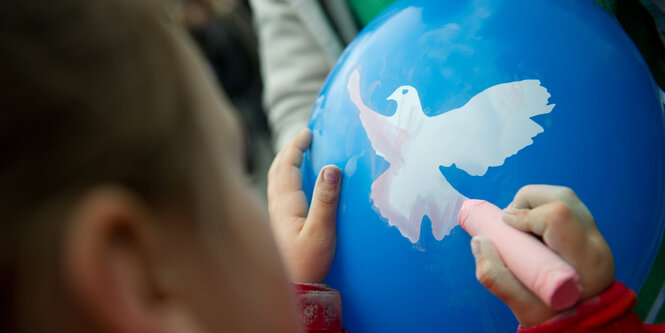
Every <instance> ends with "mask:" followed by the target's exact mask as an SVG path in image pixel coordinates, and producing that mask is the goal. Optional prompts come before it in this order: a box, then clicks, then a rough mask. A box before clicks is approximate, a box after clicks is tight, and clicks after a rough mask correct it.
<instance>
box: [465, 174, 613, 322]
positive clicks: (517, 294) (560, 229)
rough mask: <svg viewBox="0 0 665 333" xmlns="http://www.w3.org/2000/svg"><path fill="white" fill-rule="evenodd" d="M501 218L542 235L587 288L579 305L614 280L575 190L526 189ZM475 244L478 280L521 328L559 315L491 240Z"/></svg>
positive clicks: (482, 239) (603, 244)
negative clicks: (525, 282) (508, 264)
mask: <svg viewBox="0 0 665 333" xmlns="http://www.w3.org/2000/svg"><path fill="white" fill-rule="evenodd" d="M503 220H504V221H505V222H506V223H508V224H509V225H512V226H513V227H515V228H517V229H520V230H523V231H525V232H531V233H533V234H535V235H537V236H540V237H542V239H543V241H544V242H545V244H547V246H549V247H550V248H551V249H552V250H553V251H554V252H556V253H557V254H558V255H560V256H561V257H562V258H563V259H564V260H566V261H567V262H568V263H569V264H570V265H572V266H573V267H574V268H575V270H577V272H578V274H579V275H580V282H581V284H582V287H583V288H584V290H583V294H582V298H581V300H580V301H584V300H587V299H589V298H591V297H593V296H595V295H597V294H598V293H600V292H601V291H603V290H604V289H606V288H607V287H609V286H610V284H611V283H612V282H613V281H614V260H613V258H612V252H611V251H610V248H609V246H608V245H607V243H606V242H605V239H604V238H603V236H602V235H601V234H600V232H599V231H598V229H597V228H596V224H595V222H594V220H593V217H592V216H591V213H590V212H589V210H588V209H587V208H586V206H584V204H583V203H582V202H581V201H580V200H579V199H578V198H577V195H575V193H574V192H573V191H572V190H570V189H568V188H565V187H559V186H548V185H530V186H525V187H523V188H522V189H520V190H519V191H518V192H517V194H516V195H515V198H514V199H513V202H512V203H510V205H508V207H507V208H506V209H504V211H503ZM471 243H472V244H471V245H472V251H473V252H474V256H475V257H476V276H477V278H478V280H479V281H480V282H481V283H482V284H483V285H484V286H485V287H486V288H487V289H488V290H489V291H490V292H492V293H493V294H494V295H496V296H497V297H498V298H500V299H501V300H502V301H504V302H505V303H506V304H507V305H508V307H510V309H511V310H512V311H513V313H514V314H515V316H516V317H517V320H518V321H519V322H520V325H521V326H522V327H530V326H534V325H537V324H539V323H542V322H544V321H545V320H547V319H549V318H551V317H553V316H554V315H556V312H554V311H553V310H552V309H550V308H548V307H547V306H546V305H545V304H544V303H543V302H542V301H540V299H539V298H538V297H536V296H535V295H534V294H533V293H531V292H530V291H529V290H528V289H527V288H526V287H524V286H523V285H522V284H521V283H520V282H519V281H518V280H517V279H516V278H515V276H513V274H512V273H511V272H510V271H509V270H508V269H507V268H506V266H505V265H504V264H503V261H502V260H501V257H500V256H499V254H498V253H497V252H496V250H495V248H494V246H493V245H492V243H491V242H490V241H489V240H488V239H487V238H485V237H481V236H479V237H474V238H473V239H472V241H471Z"/></svg>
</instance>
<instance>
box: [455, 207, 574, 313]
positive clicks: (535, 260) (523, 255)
mask: <svg viewBox="0 0 665 333" xmlns="http://www.w3.org/2000/svg"><path fill="white" fill-rule="evenodd" d="M459 224H460V226H461V227H462V228H463V229H464V230H465V231H466V232H468V233H469V234H470V235H471V236H478V235H482V236H485V237H487V238H489V239H490V240H491V241H492V243H493V244H494V246H495V247H496V250H497V251H498V252H499V255H500V256H501V258H502V259H503V261H504V263H505V264H506V266H507V267H508V269H510V271H511V272H513V274H515V277H517V279H518V280H520V281H521V282H522V283H523V284H524V285H525V286H526V287H527V288H529V290H531V291H532V292H533V293H534V294H536V295H537V296H538V297H539V298H540V299H541V300H542V301H543V302H545V304H547V305H548V306H549V307H550V308H552V309H554V310H557V311H559V310H563V309H566V308H569V307H571V306H573V305H575V303H577V301H578V300H579V298H580V296H581V295H582V286H581V284H580V282H579V280H580V278H579V275H578V274H577V272H576V271H575V269H574V268H573V267H572V266H570V265H569V264H568V263H566V262H565V261H564V260H563V259H561V258H560V257H559V256H558V255H556V254H555V253H554V252H553V251H552V250H550V249H549V248H548V247H547V246H546V245H545V244H543V243H542V242H541V241H540V240H538V239H536V238H535V237H533V236H531V235H529V234H527V233H524V232H522V231H519V230H517V229H515V228H513V227H511V226H509V225H508V224H506V223H505V222H503V220H502V218H501V209H499V208H498V207H496V206H494V205H492V204H490V203H489V202H487V201H483V200H467V201H465V202H464V204H463V205H462V209H461V210H460V214H459Z"/></svg>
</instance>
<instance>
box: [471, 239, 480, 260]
mask: <svg viewBox="0 0 665 333" xmlns="http://www.w3.org/2000/svg"><path fill="white" fill-rule="evenodd" d="M471 252H472V253H473V256H474V257H476V258H478V257H480V256H481V255H482V253H481V251H480V241H479V240H478V239H476V238H472V239H471Z"/></svg>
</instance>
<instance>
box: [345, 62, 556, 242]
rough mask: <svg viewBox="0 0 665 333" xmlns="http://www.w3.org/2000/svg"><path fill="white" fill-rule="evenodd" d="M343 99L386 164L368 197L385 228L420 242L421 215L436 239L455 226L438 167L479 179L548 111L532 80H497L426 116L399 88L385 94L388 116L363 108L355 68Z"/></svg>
mask: <svg viewBox="0 0 665 333" xmlns="http://www.w3.org/2000/svg"><path fill="white" fill-rule="evenodd" d="M347 90H348V92H349V97H350V99H351V101H352V102H353V104H354V105H355V106H356V107H357V108H358V110H359V111H360V120H361V122H362V124H363V127H364V128H365V131H366V132H367V136H368V138H369V140H370V141H371V144H372V148H374V150H375V151H376V153H377V155H379V156H381V157H382V158H384V159H385V160H386V161H387V162H388V163H390V167H389V168H388V170H386V171H385V172H384V173H383V174H381V175H380V176H379V177H378V178H377V179H376V180H375V181H374V183H373V184H372V189H371V194H370V198H371V199H372V201H373V203H374V206H375V207H376V208H377V209H378V210H379V212H380V213H381V215H382V216H383V217H384V218H386V219H387V220H388V223H389V224H390V225H391V226H396V227H397V228H398V229H399V231H400V232H401V234H402V235H403V236H404V237H406V238H408V239H409V240H410V241H411V242H412V243H416V242H418V240H419V239H420V227H421V223H422V219H423V217H424V216H425V215H427V216H428V217H429V218H430V220H431V221H432V233H433V235H434V238H435V239H437V240H441V239H443V237H444V236H446V235H448V234H449V233H450V231H451V230H452V229H453V228H454V227H455V226H456V225H457V216H458V213H459V209H460V207H461V205H462V202H463V201H464V200H465V199H466V198H465V197H464V196H463V195H462V194H460V193H459V192H458V191H457V190H455V188H453V187H452V186H451V185H450V184H449V183H448V181H447V180H446V178H445V177H444V176H443V175H442V174H441V172H440V171H439V166H446V167H448V166H451V165H453V164H455V166H456V167H457V168H459V169H462V170H464V171H466V172H467V173H468V174H470V175H472V176H482V175H484V174H485V173H486V172H487V168H488V167H491V166H500V165H503V162H504V161H505V160H506V158H508V157H510V156H512V155H514V154H516V153H517V152H518V151H520V150H521V149H523V148H524V147H526V146H528V145H530V144H532V143H533V141H532V140H531V139H532V138H533V137H535V136H536V135H538V134H539V133H541V132H543V128H542V127H540V126H539V125H538V124H537V123H535V122H534V121H532V120H531V119H530V118H531V117H533V116H536V115H539V114H545V113H549V112H550V111H552V109H553V108H554V104H547V103H548V99H549V97H550V94H549V93H548V92H547V89H545V87H543V86H541V85H540V81H538V80H523V81H515V82H510V83H503V84H498V85H495V86H493V87H490V88H488V89H486V90H484V91H482V92H481V93H479V94H478V95H476V96H474V97H473V98H471V100H470V101H469V102H468V103H466V104H465V105H464V106H463V107H461V108H459V109H454V110H450V111H448V112H445V113H441V114H439V115H437V116H434V117H428V116H426V115H425V114H424V113H423V109H422V106H421V104H420V98H419V97H418V92H417V91H416V89H415V88H414V87H411V86H401V87H399V88H397V89H396V90H395V92H393V94H392V95H390V96H389V97H388V100H393V101H395V102H396V103H397V111H396V112H395V114H394V115H392V116H384V115H381V114H379V113H376V112H375V111H373V110H371V109H370V108H369V107H368V106H367V105H365V103H364V102H363V100H362V98H361V94H360V73H359V72H358V70H357V69H356V70H355V71H354V72H353V73H352V74H351V76H350V77H349V81H348V83H347Z"/></svg>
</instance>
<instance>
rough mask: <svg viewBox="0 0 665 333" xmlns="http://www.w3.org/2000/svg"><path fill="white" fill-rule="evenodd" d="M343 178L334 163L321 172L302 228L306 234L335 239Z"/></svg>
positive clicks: (316, 237)
mask: <svg viewBox="0 0 665 333" xmlns="http://www.w3.org/2000/svg"><path fill="white" fill-rule="evenodd" d="M341 180H342V171H341V170H340V169H339V168H338V167H337V166H334V165H328V166H325V167H324V168H323V169H322V170H321V172H320V173H319V177H318V178H317V180H316V184H315V185H314V192H313V193H312V204H311V206H310V208H309V213H308V216H307V222H306V223H305V226H304V227H303V230H302V231H303V233H304V234H305V235H308V236H310V237H315V239H334V236H335V222H336V215H337V203H338V202H339V194H340V188H341V186H340V184H341Z"/></svg>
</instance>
